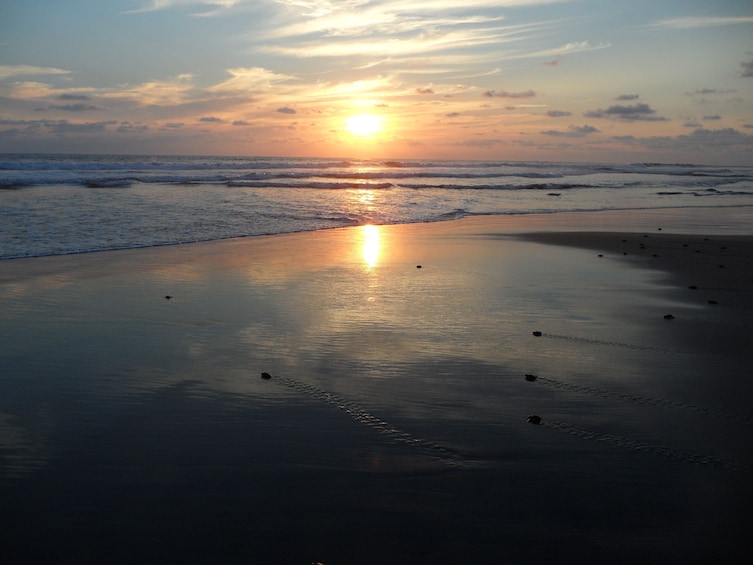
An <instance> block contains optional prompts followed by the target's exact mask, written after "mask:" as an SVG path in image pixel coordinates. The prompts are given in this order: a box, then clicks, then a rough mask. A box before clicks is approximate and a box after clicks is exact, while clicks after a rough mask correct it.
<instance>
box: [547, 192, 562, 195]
mask: <svg viewBox="0 0 753 565" xmlns="http://www.w3.org/2000/svg"><path fill="white" fill-rule="evenodd" d="M549 196H561V194H560V193H559V192H550V193H549Z"/></svg>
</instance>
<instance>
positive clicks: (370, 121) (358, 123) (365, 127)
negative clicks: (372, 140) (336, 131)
mask: <svg viewBox="0 0 753 565" xmlns="http://www.w3.org/2000/svg"><path fill="white" fill-rule="evenodd" d="M345 126H346V127H347V128H348V131H349V132H350V133H352V134H353V135H360V136H367V135H372V134H374V133H376V132H378V131H380V130H381V129H382V119H381V118H380V117H379V116H374V115H372V114H359V115H357V116H351V117H350V118H348V119H347V120H345Z"/></svg>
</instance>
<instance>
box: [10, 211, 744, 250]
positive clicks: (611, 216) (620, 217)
mask: <svg viewBox="0 0 753 565" xmlns="http://www.w3.org/2000/svg"><path fill="white" fill-rule="evenodd" d="M731 213H732V214H733V215H734V216H736V217H735V218H734V219H733V222H732V223H733V227H730V226H724V225H723V224H720V223H717V222H712V223H707V224H706V228H707V229H706V230H705V231H702V232H701V233H703V234H705V235H722V234H724V235H735V234H738V235H743V234H746V233H749V232H750V230H747V231H746V227H743V225H742V224H744V223H746V222H750V223H751V224H753V205H751V206H722V207H718V206H713V207H704V206H697V207H690V208H687V207H685V208H673V207H667V208H635V209H618V210H585V211H552V212H546V213H525V214H472V215H466V216H463V217H461V218H450V219H442V220H430V221H417V222H406V223H394V224H374V225H378V226H380V227H388V226H416V225H434V224H451V223H455V222H460V223H471V222H476V221H480V222H483V223H488V224H497V225H498V226H505V228H504V229H506V230H508V231H513V232H516V231H520V230H521V229H531V230H533V231H538V229H541V227H542V226H546V225H548V226H549V227H550V228H553V229H556V230H558V231H561V230H575V231H577V230H578V226H579V225H581V224H593V223H595V224H596V226H597V227H596V228H594V229H599V228H598V226H599V225H601V226H604V225H610V224H613V223H614V222H616V223H617V225H620V226H622V227H621V229H620V230H618V231H628V232H631V231H640V230H649V229H651V228H653V224H656V223H662V220H664V221H665V222H664V223H666V220H667V219H668V217H667V216H668V215H669V218H672V217H673V216H680V217H684V218H686V220H683V221H682V222H678V221H677V219H676V218H674V221H670V224H671V225H672V224H673V229H674V231H673V232H672V233H676V232H677V231H678V230H679V232H680V233H693V232H697V230H688V229H687V227H686V226H683V225H682V224H683V223H686V222H691V223H692V222H693V221H697V220H698V217H699V216H706V215H709V216H710V217H723V216H728V215H730V214H731ZM625 217H628V218H632V219H635V218H641V221H640V223H639V224H638V225H632V226H631V225H630V223H631V222H632V221H633V220H628V221H625V219H624V218H625ZM547 220H548V221H547ZM583 220H585V222H584V221H583ZM529 222H530V223H531V224H532V225H533V226H534V227H533V228H520V227H518V226H519V225H520V224H528V223H529ZM652 223H653V224H652ZM362 225H365V224H358V225H345V226H333V227H329V228H319V229H313V230H300V231H291V232H280V233H266V234H251V235H241V236H232V237H225V238H221V239H206V240H198V241H185V242H168V243H156V244H148V245H142V246H138V247H118V248H111V249H91V250H81V251H73V252H66V253H58V254H48V255H30V256H14V257H4V258H0V264H3V263H5V262H12V261H18V260H28V259H40V258H45V257H75V256H78V255H88V254H92V253H108V252H120V251H137V250H147V249H152V248H154V249H158V248H162V247H175V246H181V245H201V244H211V243H221V242H223V241H232V240H246V239H255V238H268V237H275V236H285V235H296V234H307V233H318V232H327V231H331V230H341V229H350V228H358V227H361V226H362ZM369 225H370V224H369ZM628 227H629V229H627V228H628Z"/></svg>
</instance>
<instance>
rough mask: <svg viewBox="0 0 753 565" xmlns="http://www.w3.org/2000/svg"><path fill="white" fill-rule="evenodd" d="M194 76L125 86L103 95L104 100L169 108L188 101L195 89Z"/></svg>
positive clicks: (187, 75)
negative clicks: (122, 100)
mask: <svg viewBox="0 0 753 565" xmlns="http://www.w3.org/2000/svg"><path fill="white" fill-rule="evenodd" d="M192 78H193V77H192V76H191V75H189V74H184V75H179V76H178V77H176V78H175V79H171V80H164V81H151V82H145V83H142V84H138V85H134V86H124V87H122V88H121V89H118V90H116V91H113V92H108V93H103V94H102V95H101V96H102V97H103V98H112V99H118V98H119V99H129V100H132V101H134V102H137V103H139V104H142V105H152V106H169V105H176V104H181V103H183V102H185V101H186V99H187V98H188V95H189V93H190V92H191V91H192V90H193V89H194V85H193V82H192Z"/></svg>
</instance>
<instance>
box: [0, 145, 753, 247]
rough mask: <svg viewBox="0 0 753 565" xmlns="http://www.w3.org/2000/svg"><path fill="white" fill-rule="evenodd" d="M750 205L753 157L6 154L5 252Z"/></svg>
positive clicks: (0, 200)
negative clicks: (577, 159)
mask: <svg viewBox="0 0 753 565" xmlns="http://www.w3.org/2000/svg"><path fill="white" fill-rule="evenodd" d="M747 206H753V167H711V166H703V165H693V164H657V163H637V164H595V163H548V162H505V161H498V162H497V161H431V160H391V161H390V160H350V159H304V158H270V157H202V156H124V155H37V154H34V155H29V154H4V155H0V259H9V258H17V257H34V256H45V255H59V254H70V253H81V252H88V251H102V250H109V249H126V248H137V247H151V246H158V245H170V244H178V243H188V242H196V241H212V240H218V239H226V238H233V237H243V236H254V235H268V234H278V233H290V232H300V231H310V230H320V229H327V228H335V227H344V226H352V225H363V224H396V223H413V222H434V221H444V220H452V219H457V218H462V217H464V216H471V215H487V214H542V213H558V212H575V211H599V210H631V209H633V210H634V209H661V208H688V207H731V208H739V207H747Z"/></svg>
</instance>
